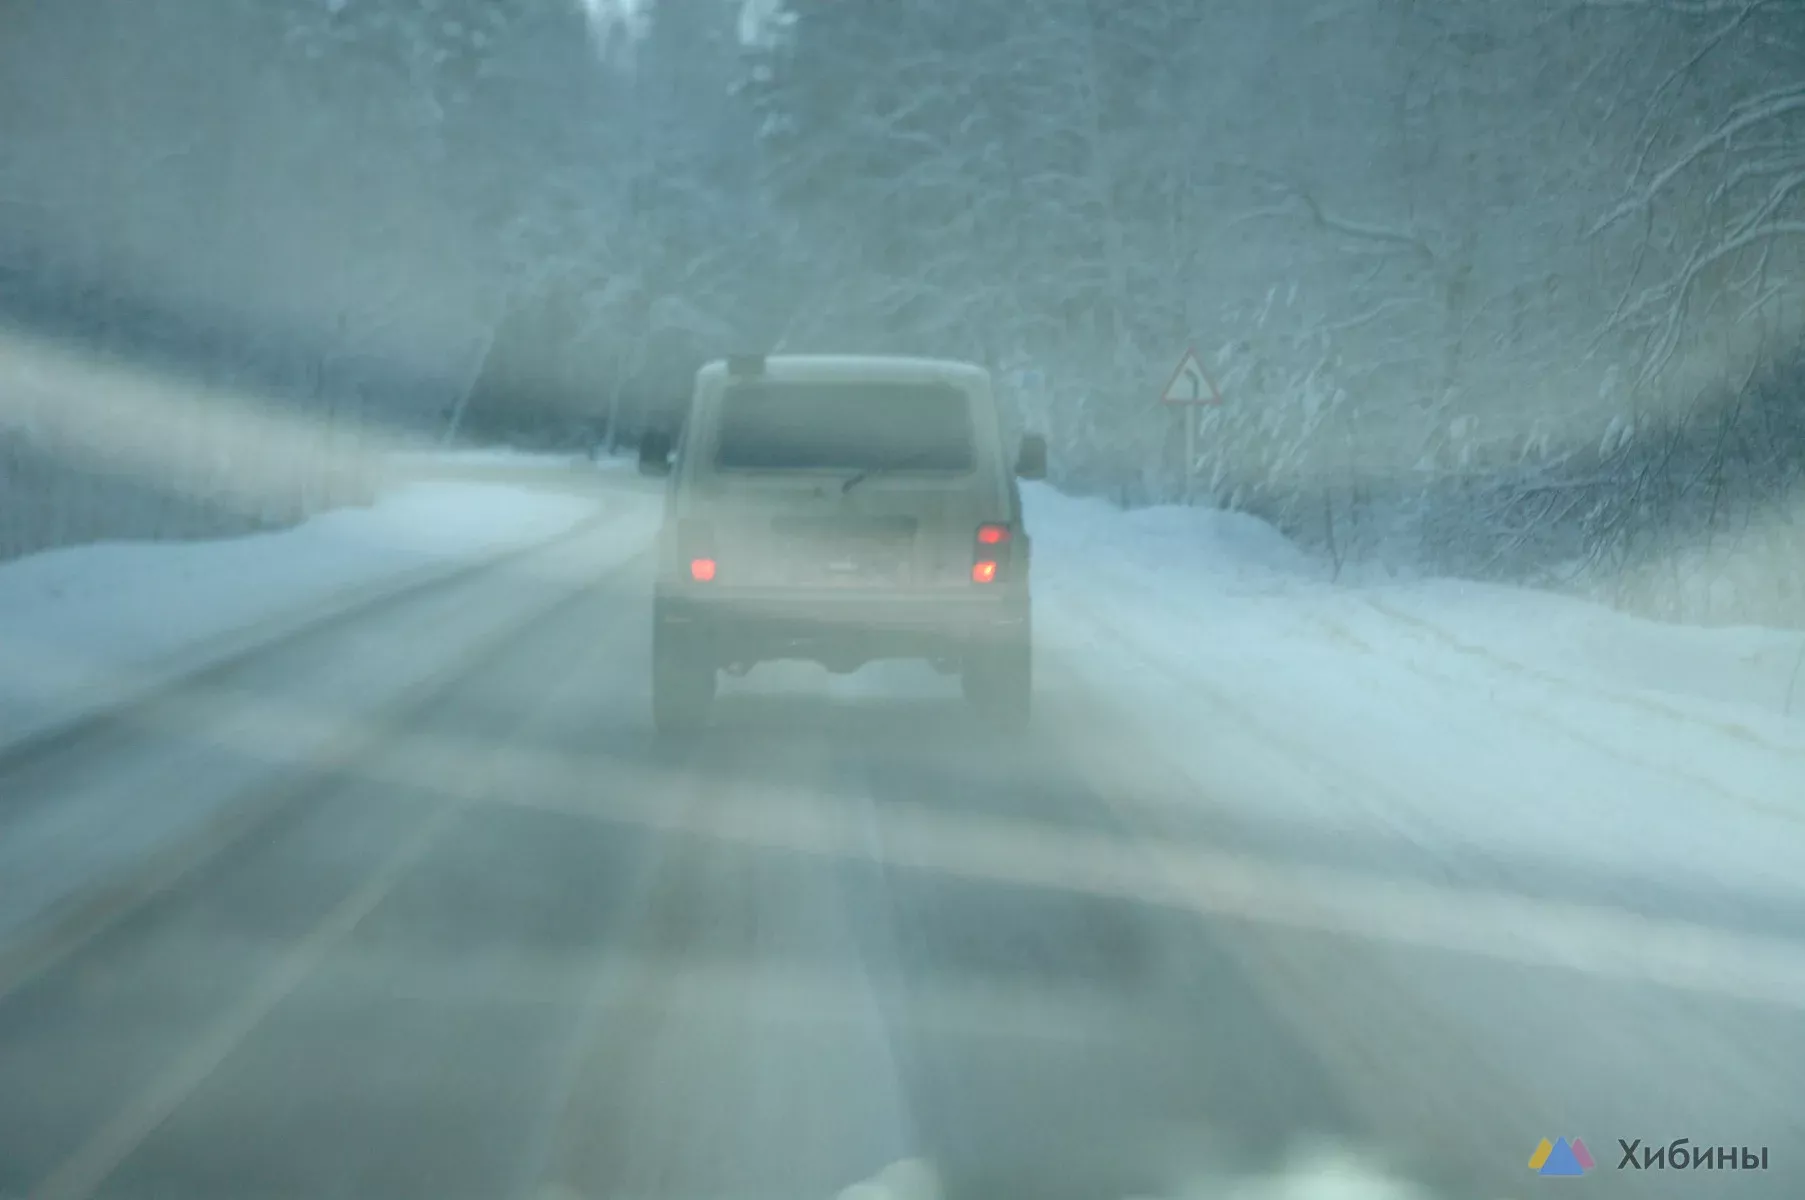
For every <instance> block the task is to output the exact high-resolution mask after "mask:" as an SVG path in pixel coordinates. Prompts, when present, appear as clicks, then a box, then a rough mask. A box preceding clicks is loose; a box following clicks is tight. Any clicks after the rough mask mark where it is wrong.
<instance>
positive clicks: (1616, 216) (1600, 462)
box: [0, 0, 1805, 623]
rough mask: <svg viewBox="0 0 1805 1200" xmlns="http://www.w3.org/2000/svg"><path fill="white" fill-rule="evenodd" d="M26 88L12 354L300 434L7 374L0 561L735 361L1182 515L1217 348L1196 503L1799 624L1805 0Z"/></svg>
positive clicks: (726, 34)
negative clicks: (828, 366)
mask: <svg viewBox="0 0 1805 1200" xmlns="http://www.w3.org/2000/svg"><path fill="white" fill-rule="evenodd" d="M0 80H3V81H4V83H3V85H0V317H4V318H5V320H6V322H7V328H8V329H9V330H11V331H12V332H11V334H9V335H8V336H10V337H13V338H14V339H15V340H20V339H22V341H21V342H20V344H25V345H29V346H31V347H38V346H40V345H45V344H48V345H53V346H55V347H57V348H58V350H57V353H58V354H61V355H65V356H72V357H73V359H74V360H76V361H79V362H83V363H87V364H89V365H94V364H99V366H104V367H106V368H107V369H108V370H110V371H111V372H113V373H114V374H115V375H117V376H119V377H120V378H122V379H124V380H126V381H127V382H128V383H141V384H142V385H143V386H145V387H149V386H151V383H149V382H145V381H147V380H153V379H154V383H155V387H156V388H157V389H159V390H160V392H161V393H162V394H166V395H167V394H173V393H175V392H179V391H180V390H181V389H182V388H183V387H185V386H187V384H188V383H192V384H193V385H194V387H195V388H197V389H202V390H203V391H205V394H215V393H218V394H220V395H227V396H230V397H231V398H232V402H233V403H237V404H240V405H244V404H252V405H262V406H264V407H265V408H266V409H268V410H269V411H270V412H273V413H278V414H280V419H275V418H272V419H269V420H267V421H263V422H262V423H257V422H250V423H241V433H242V438H243V439H244V440H241V441H238V442H229V443H227V444H224V448H223V449H222V445H221V444H220V443H219V442H218V438H217V436H214V435H209V434H208V433H207V432H206V427H207V424H208V423H207V421H206V420H205V419H204V418H203V417H195V418H194V419H193V420H190V421H187V422H185V423H184V422H179V421H177V422H172V426H171V428H170V429H169V430H168V436H167V437H166V438H164V439H163V440H162V441H161V443H160V450H161V453H160V454H153V455H142V454H141V455H138V456H136V457H133V458H131V463H132V464H135V465H132V466H131V467H130V469H129V470H128V469H127V468H125V467H122V466H120V465H119V464H117V463H112V462H110V461H109V460H108V459H107V455H106V454H105V453H103V452H102V451H103V450H104V449H105V446H106V443H107V439H106V437H105V436H103V435H100V434H96V435H95V436H93V437H90V438H88V439H86V440H85V441H84V439H83V438H82V437H81V436H80V434H79V431H77V432H75V433H68V432H67V429H65V434H66V435H65V436H64V437H63V440H62V442H59V443H57V444H56V445H51V444H50V442H51V439H49V438H48V437H47V435H46V434H45V433H44V432H43V429H44V427H45V425H46V420H45V412H46V407H47V406H49V407H58V406H61V410H65V411H79V410H82V406H83V405H85V404H88V403H89V402H90V401H91V400H92V398H93V389H94V387H95V386H96V385H95V384H94V383H93V381H92V380H89V381H86V382H85V383H82V384H80V385H78V384H77V383H76V382H75V381H74V380H73V377H71V379H68V380H64V379H61V378H60V377H59V376H58V375H57V372H56V371H55V370H49V371H48V372H46V371H44V370H34V371H33V372H32V373H31V375H32V378H31V380H29V381H27V380H25V379H23V378H22V377H20V371H21V370H22V369H23V368H20V367H18V366H16V365H13V364H16V362H17V361H18V356H17V355H12V356H9V355H7V354H6V352H5V351H4V350H0V422H3V424H0V503H4V504H5V506H6V507H5V510H4V516H0V555H5V554H17V553H21V552H25V551H29V550H32V549H36V548H39V547H41V546H44V545H54V544H59V543H60V542H63V541H68V540H80V539H85V538H94V537H108V536H185V535H194V534H206V533H214V532H220V531H222V530H227V529H235V528H241V527H245V526H246V524H247V523H249V524H252V525H254V524H257V523H267V522H270V521H277V522H279V521H281V520H285V519H292V518H293V516H295V515H298V514H299V513H300V512H303V511H306V510H307V509H308V508H310V507H312V506H316V505H318V504H322V503H337V502H342V501H343V499H344V497H345V495H349V494H355V493H356V492H357V491H358V490H359V489H358V486H357V485H356V483H355V478H356V476H357V475H358V471H357V470H355V469H347V467H346V465H345V461H346V460H345V453H346V452H345V449H344V448H345V447H346V446H365V445H367V444H369V443H370V442H371V439H376V438H379V437H381V436H386V435H388V434H392V433H397V432H405V433H409V434H416V433H417V434H420V435H424V436H429V437H444V436H448V435H451V434H454V433H455V434H457V435H460V436H467V437H476V438H486V439H506V440H512V441H519V442H532V443H537V444H571V443H578V442H593V441H595V440H598V439H602V438H622V437H626V438H630V437H633V436H636V434H637V430H638V429H639V427H640V426H641V425H643V424H644V423H645V422H646V421H648V420H660V419H664V415H663V414H666V413H668V412H669V411H670V408H671V406H672V405H673V404H675V403H678V402H680V399H681V397H682V395H683V391H684V387H685V384H686V380H687V376H688V374H689V372H690V371H691V370H693V368H694V366H695V365H696V363H697V362H699V361H700V360H701V359H702V358H704V357H708V356H711V355H714V354H718V353H722V352H725V351H729V350H736V349H751V348H781V349H788V350H797V351H809V350H845V351H878V350H889V351H899V352H911V353H932V354H944V355H950V356H957V357H964V358H971V359H974V360H977V361H981V362H984V363H987V364H988V365H990V366H991V367H993V368H994V369H995V371H996V372H997V376H998V378H999V380H1001V381H1002V382H1003V384H1004V386H1005V388H1006V390H1007V391H1008V393H1009V396H1010V399H1011V402H1012V405H1013V408H1014V411H1015V413H1016V415H1017V417H1018V419H1019V420H1020V421H1021V422H1022V423H1023V424H1026V425H1032V426H1034V427H1036V428H1038V429H1041V430H1043V431H1044V432H1046V433H1047V434H1048V435H1049V438H1050V440H1051V442H1052V445H1053V476H1054V480H1055V482H1056V483H1057V484H1059V485H1060V486H1062V487H1065V488H1067V489H1070V490H1075V491H1086V492H1096V493H1101V494H1105V495H1108V496H1110V497H1112V498H1113V499H1116V500H1118V501H1119V502H1122V503H1128V504H1139V503H1149V502H1159V501H1168V500H1172V499H1174V498H1176V497H1177V496H1179V495H1180V494H1181V491H1182V481H1183V478H1184V474H1185V465H1186V464H1185V463H1184V462H1183V439H1182V437H1180V436H1179V430H1180V425H1179V422H1178V418H1177V416H1176V415H1175V414H1174V413H1173V412H1172V411H1170V410H1168V409H1165V408H1163V407H1161V406H1160V405H1159V404H1157V403H1156V401H1157V397H1158V394H1159V391H1160V388H1161V386H1162V385H1163V384H1164V383H1165V381H1166V378H1167V376H1168V375H1169V374H1170V373H1171V371H1172V369H1173V367H1174V366H1175V365H1176V363H1177V361H1178V359H1179V357H1180V356H1181V355H1182V354H1183V353H1184V351H1185V350H1186V349H1187V348H1188V347H1191V346H1195V347H1196V348H1197V350H1198V351H1199V352H1200V354H1201V355H1202V356H1203V358H1204V360H1205V362H1206V365H1208V366H1209V367H1210V368H1211V369H1212V371H1213V372H1214V373H1215V375H1216V377H1217V381H1218V383H1219V385H1220V387H1221V389H1222V391H1223V393H1224V396H1225V397H1226V403H1225V404H1224V405H1223V406H1221V407H1220V408H1219V409H1213V410H1210V411H1209V412H1207V413H1206V414H1205V415H1204V417H1203V418H1202V427H1201V431H1200V438H1199V443H1198V452H1199V461H1198V462H1197V463H1195V464H1193V465H1194V467H1195V469H1196V471H1197V473H1198V476H1199V478H1200V480H1201V483H1202V485H1203V487H1202V495H1203V496H1205V497H1206V498H1207V499H1208V500H1209V501H1210V502H1214V503H1221V504H1231V505H1235V506H1239V507H1243V508H1246V509H1249V510H1251V511H1254V512H1256V513H1259V514H1260V515H1262V516H1265V517H1268V518H1269V519H1272V520H1274V521H1275V522H1277V523H1279V524H1281V525H1282V526H1283V527H1284V528H1286V530H1287V531H1288V532H1290V533H1291V534H1292V535H1293V536H1295V537H1297V538H1298V539H1299V540H1301V541H1303V542H1305V543H1308V544H1311V545H1314V546H1317V547H1319V548H1321V549H1322V550H1323V551H1324V552H1326V553H1329V554H1331V555H1333V556H1334V557H1335V559H1336V560H1337V561H1338V562H1340V561H1346V560H1350V559H1374V558H1382V559H1385V560H1388V561H1394V562H1398V563H1401V564H1407V565H1412V566H1424V567H1429V568H1432V569H1437V570H1442V571H1448V572H1453V573H1457V574H1462V575H1468V576H1476V577H1509V578H1521V579H1530V580H1536V581H1542V580H1548V579H1552V578H1561V577H1565V576H1571V575H1573V574H1574V573H1575V572H1580V573H1582V574H1583V575H1584V576H1585V577H1586V578H1590V579H1610V580H1616V581H1634V582H1633V583H1632V584H1625V585H1624V586H1625V588H1627V589H1628V590H1627V591H1625V593H1624V596H1623V598H1624V599H1626V600H1631V601H1633V602H1636V603H1639V604H1642V605H1643V606H1645V607H1651V608H1652V609H1654V610H1656V611H1666V612H1671V613H1672V614H1673V615H1698V612H1699V609H1698V604H1699V603H1701V601H1699V600H1697V599H1696V597H1695V593H1696V591H1697V588H1696V587H1695V586H1694V581H1695V580H1701V579H1702V580H1703V581H1704V583H1703V585H1702V586H1703V587H1704V589H1705V590H1704V593H1703V601H1702V602H1706V603H1709V604H1715V603H1719V601H1720V600H1721V602H1722V603H1723V604H1726V605H1728V606H1729V609H1731V610H1733V611H1725V612H1722V613H1711V612H1707V613H1705V614H1704V615H1707V616H1713V617H1714V618H1728V617H1730V616H1735V617H1738V618H1740V619H1758V620H1763V621H1771V622H1785V623H1796V622H1798V621H1799V620H1800V619H1801V617H1805V492H1801V491H1800V489H1799V484H1800V479H1801V475H1805V393H1802V389H1805V354H1802V352H1801V351H1802V347H1805V339H1802V337H1801V330H1802V328H1805V3H1802V2H1801V0H1510V2H1508V3H1501V2H1498V0H1210V2H1209V3H1200V2H1198V0H1134V2H1133V3H1121V2H1119V0H1118V2H1115V3H1104V2H1103V0H1006V2H1005V0H885V2H883V3H879V2H877V0H658V2H657V3H652V2H651V0H638V2H629V0H582V2H578V0H290V2H288V3H283V4H272V3H267V2H265V0H181V2H180V3H177V2H173V0H171V2H167V3H132V4H127V3H123V2H121V0H59V2H58V3H56V4H45V5H32V6H28V7H27V8H26V9H25V10H24V11H22V12H21V13H19V14H15V15H13V16H11V17H9V20H8V22H7V23H6V24H5V25H4V26H3V27H0ZM3 344H4V343H0V345H3ZM21 353H23V354H27V355H28V356H29V355H32V354H37V353H38V351H37V350H36V349H32V350H29V351H21ZM99 366H96V368H95V369H96V370H98V369H99ZM71 369H73V368H71ZM122 386H124V385H123V384H122ZM196 394H201V392H197V393H196ZM169 403H170V404H173V405H175V407H177V408H181V407H182V404H181V403H180V402H177V401H173V400H172V401H169ZM221 403H225V401H223V400H222V401H221ZM189 407H190V408H192V407H193V406H192V405H189ZM203 407H204V406H203ZM96 419H98V418H96ZM49 423H50V424H52V425H57V426H58V427H59V428H65V427H73V426H75V425H79V424H80V422H79V421H74V420H71V419H68V418H61V419H60V423H59V422H49ZM320 430H327V433H320V432H319V431H320ZM34 431H35V432H34ZM258 431H261V432H258ZM209 436H214V442H213V444H211V445H208V444H205V443H206V439H207V438H208V437H209ZM269 439H276V440H277V445H278V446H279V449H276V450H272V448H271V444H270V442H269ZM302 443H305V444H306V445H305V447H303V446H302ZM84 445H85V446H88V447H89V448H90V450H92V451H93V453H88V454H86V455H85V456H84V455H83V454H81V453H76V452H73V451H71V450H70V449H69V447H70V446H76V447H80V446H84ZM253 451H255V452H253ZM259 456H261V458H259ZM246 458H248V459H252V460H259V461H261V462H262V463H263V464H264V467H265V468H267V467H268V465H269V464H270V463H274V462H278V461H280V462H284V463H287V464H288V465H289V467H288V471H287V474H288V475H289V476H292V478H284V477H283V472H280V471H271V470H269V469H260V470H259V472H258V474H257V484H258V487H259V488H260V489H262V490H261V494H259V495H256V496H254V497H251V498H250V499H248V500H246V499H243V498H241V499H239V500H237V501H232V500H230V498H229V497H228V498H227V499H221V498H220V497H221V496H222V495H226V494H227V493H230V492H231V488H230V487H228V486H226V485H225V484H222V483H220V480H221V479H222V478H228V477H230V476H231V475H232V466H231V464H233V463H237V462H239V461H241V460H243V459H246ZM222 461H223V462H225V464H226V465H224V466H221V465H220V464H221V462H222ZM321 471H325V472H329V473H331V474H333V475H334V476H335V478H336V480H337V482H334V483H332V484H331V485H330V486H324V485H322V484H321V483H320V481H319V479H318V478H317V477H316V476H317V475H318V473H319V472H321ZM347 480H349V481H351V482H346V481H347ZM277 481H280V482H279V483H278V482H277ZM271 489H276V490H277V491H279V493H280V494H279V495H276V496H273V497H272V495H271V494H270V492H271ZM153 493H154V494H155V495H156V496H157V497H160V498H158V499H156V500H155V501H154V502H152V501H151V500H149V499H147V498H146V497H147V496H150V495H151V494H153ZM253 510H254V511H253ZM147 513H155V514H158V515H157V516H156V517H155V519H154V520H150V518H147V516H146V514H147ZM147 521H148V522H149V523H148V524H147ZM1670 576H1671V578H1669V577H1670ZM1682 576H1683V577H1684V578H1683V579H1682ZM1726 579H1727V580H1729V581H1730V584H1731V586H1730V588H1729V592H1724V591H1723V589H1719V588H1717V586H1716V584H1717V582H1719V581H1720V580H1726ZM1663 580H1666V582H1662V581H1663ZM1630 592H1634V593H1635V594H1634V595H1631V594H1629V593H1630ZM1725 596H1728V597H1729V598H1728V599H1724V598H1723V597H1725Z"/></svg>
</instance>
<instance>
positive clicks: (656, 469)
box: [639, 429, 671, 475]
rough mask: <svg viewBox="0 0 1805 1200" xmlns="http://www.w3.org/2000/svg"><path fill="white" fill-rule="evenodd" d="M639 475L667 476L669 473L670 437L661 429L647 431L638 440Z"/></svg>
mask: <svg viewBox="0 0 1805 1200" xmlns="http://www.w3.org/2000/svg"><path fill="white" fill-rule="evenodd" d="M639 473H640V474H641V475H669V474H670V473H671V435H670V434H668V433H666V432H665V431H664V430H662V429H649V430H647V431H646V432H645V433H644V434H643V435H641V437H640V439H639Z"/></svg>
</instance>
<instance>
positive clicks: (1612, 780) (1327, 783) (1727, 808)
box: [1027, 487, 1805, 898]
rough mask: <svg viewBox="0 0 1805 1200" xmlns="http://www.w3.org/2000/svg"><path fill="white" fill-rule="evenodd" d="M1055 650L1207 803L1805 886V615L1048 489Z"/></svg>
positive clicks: (1046, 569)
mask: <svg viewBox="0 0 1805 1200" xmlns="http://www.w3.org/2000/svg"><path fill="white" fill-rule="evenodd" d="M1027 504H1028V507H1029V519H1030V521H1031V524H1032V528H1033V529H1034V532H1035V546H1036V559H1037V563H1036V594H1037V619H1036V623H1037V628H1038V631H1039V633H1040V635H1041V637H1042V638H1043V642H1044V644H1045V645H1046V646H1047V648H1048V650H1049V651H1050V652H1051V653H1054V654H1060V653H1061V651H1062V650H1063V651H1069V653H1065V654H1061V661H1062V662H1063V663H1065V664H1067V665H1068V666H1069V667H1070V669H1072V670H1073V671H1075V672H1076V673H1078V674H1079V675H1080V676H1081V677H1083V678H1084V679H1085V681H1086V683H1087V685H1088V686H1089V687H1090V688H1091V689H1092V690H1094V692H1095V693H1096V694H1097V695H1099V696H1102V697H1105V698H1106V699H1107V701H1108V702H1109V703H1110V704H1112V705H1113V706H1114V707H1115V708H1116V709H1118V711H1120V712H1122V713H1123V714H1124V715H1125V716H1127V717H1128V718H1129V719H1130V720H1132V721H1133V722H1134V724H1135V725H1136V726H1137V727H1139V728H1140V729H1142V730H1144V731H1146V732H1147V734H1148V736H1149V740H1150V741H1152V742H1154V743H1155V744H1157V745H1158V746H1160V747H1161V748H1162V751H1163V752H1164V753H1166V754H1167V755H1169V756H1170V757H1171V758H1172V759H1173V760H1174V765H1175V766H1177V767H1178V768H1179V769H1181V770H1182V771H1183V772H1184V773H1185V774H1186V776H1187V777H1189V778H1190V779H1191V780H1192V781H1193V782H1194V784H1195V791H1196V795H1197V796H1198V797H1199V802H1200V803H1207V804H1209V805H1210V806H1212V807H1213V808H1217V809H1220V810H1226V811H1229V812H1233V813H1238V814H1240V815H1243V816H1246V817H1248V818H1250V819H1255V818H1257V819H1259V820H1261V821H1264V822H1278V823H1291V824H1295V825H1297V826H1299V827H1304V828H1310V829H1312V830H1315V831H1319V832H1320V831H1325V830H1327V831H1332V830H1347V831H1350V832H1352V831H1359V832H1362V833H1367V834H1371V833H1374V832H1375V831H1383V832H1384V834H1385V835H1387V836H1392V837H1397V838H1400V839H1403V840H1406V841H1408V842H1410V843H1414V844H1416V845H1418V846H1421V847H1425V848H1428V849H1430V850H1432V851H1441V852H1445V854H1444V855H1443V856H1444V857H1446V858H1448V859H1453V858H1456V857H1469V856H1471V855H1473V854H1478V855H1481V856H1483V857H1486V858H1498V859H1504V860H1508V859H1509V858H1511V857H1518V856H1520V857H1534V858H1537V859H1540V860H1543V861H1546V860H1549V859H1553V860H1556V861H1562V862H1566V863H1568V864H1570V865H1573V866H1576V867H1581V868H1590V867H1598V866H1603V867H1608V868H1612V869H1619V870H1623V871H1626V872H1632V873H1636V874H1641V875H1647V874H1649V873H1656V874H1659V875H1662V876H1664V877H1667V878H1672V879H1685V878H1693V879H1703V880H1705V881H1710V882H1721V881H1723V880H1726V879H1735V880H1736V881H1737V883H1738V886H1739V888H1742V889H1746V890H1750V891H1754V892H1758V893H1769V894H1776V895H1784V896H1787V897H1790V898H1799V897H1801V896H1805V880H1802V879H1800V877H1799V875H1798V871H1797V864H1798V862H1799V861H1800V859H1801V856H1802V855H1805V807H1802V806H1805V703H1801V697H1799V696H1797V695H1795V696H1793V697H1792V702H1791V707H1790V712H1789V711H1788V707H1787V696H1788V687H1789V677H1790V676H1791V673H1792V671H1793V670H1794V668H1795V666H1796V664H1797V663H1798V661H1799V656H1800V653H1801V651H1802V650H1805V635H1801V634H1799V633H1797V632H1787V631H1778V630H1766V629H1723V630H1709V629H1698V628H1687V627H1677V626H1666V625H1660V624H1656V623H1653V622H1649V621H1645V620H1640V619H1637V618H1634V617H1629V616H1625V615H1622V614H1619V613H1615V612H1612V611H1610V610H1608V609H1605V608H1602V607H1600V606H1596V605H1592V604H1587V603H1584V602H1581V601H1576V600H1571V599H1568V598H1565V597H1561V596H1556V595H1552V594H1548V593H1542V592H1534V591H1529V590H1526V589H1515V588H1508V587H1498V586H1481V585H1471V584H1462V583H1457V582H1452V581H1423V582H1412V583H1386V584H1380V585H1371V586H1351V587H1342V586H1335V585H1332V584H1331V583H1329V582H1328V579H1327V576H1326V573H1325V572H1324V571H1323V570H1322V569H1321V568H1320V566H1319V565H1318V564H1316V563H1314V562H1313V561H1312V560H1310V559H1309V558H1307V557H1306V556H1305V555H1304V554H1303V553H1301V552H1300V551H1298V550H1297V549H1296V548H1295V547H1293V546H1291V545H1290V544H1289V543H1288V542H1286V541H1285V540H1284V538H1283V537H1282V536H1280V535H1279V534H1278V533H1277V532H1276V531H1274V530H1273V529H1271V528H1270V527H1268V526H1266V525H1264V524H1262V523H1260V522H1258V521H1256V520H1254V519H1252V518H1249V517H1246V516H1244V515H1240V514H1233V513H1221V512H1215V511H1211V510H1202V509H1195V510H1193V509H1182V508H1168V509H1154V510H1146V511H1141V512H1132V513H1124V512H1121V511H1120V510H1117V509H1115V508H1113V507H1112V506H1110V505H1108V504H1106V503H1103V502H1100V501H1093V500H1080V499H1073V498H1070V497H1066V496H1062V495H1059V494H1058V493H1055V492H1053V491H1052V490H1050V489H1048V488H1044V487H1032V488H1030V489H1028V493H1027Z"/></svg>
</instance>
